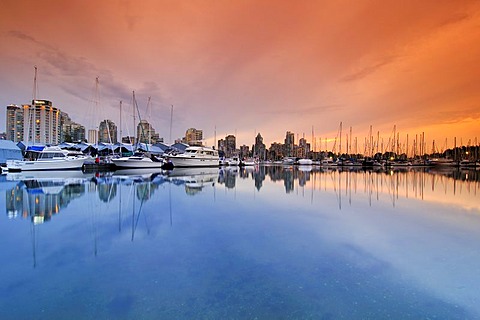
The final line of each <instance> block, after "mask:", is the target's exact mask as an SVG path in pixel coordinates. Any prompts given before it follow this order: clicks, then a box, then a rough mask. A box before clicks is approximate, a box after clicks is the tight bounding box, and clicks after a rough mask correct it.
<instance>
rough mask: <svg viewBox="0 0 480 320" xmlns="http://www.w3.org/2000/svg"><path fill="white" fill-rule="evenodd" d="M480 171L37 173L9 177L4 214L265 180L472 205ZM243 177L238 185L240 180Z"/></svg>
mask: <svg viewBox="0 0 480 320" xmlns="http://www.w3.org/2000/svg"><path fill="white" fill-rule="evenodd" d="M479 175H480V171H478V170H477V171H475V170H458V169H449V170H432V169H427V170H425V169H415V170H389V171H371V170H359V169H357V170H345V169H340V168H339V169H337V168H335V169H328V170H325V169H323V168H316V167H311V166H308V167H293V166H292V167H288V166H255V167H244V168H237V167H233V168H230V167H227V168H221V169H218V168H177V169H174V170H172V171H162V172H160V171H142V170H119V171H116V172H113V173H102V174H98V173H97V174H83V173H81V172H75V171H73V172H56V173H51V172H34V173H15V174H8V175H7V178H6V180H7V181H14V182H17V184H16V185H15V186H14V187H13V188H12V189H9V190H6V214H7V216H8V217H9V218H11V219H13V218H16V217H19V216H20V217H22V218H24V219H26V218H29V219H31V220H32V221H33V222H34V223H36V224H38V223H43V222H45V221H49V220H51V219H52V217H53V216H54V215H56V214H58V213H59V212H60V211H61V210H63V209H64V208H66V207H67V206H68V204H69V203H70V202H71V201H72V200H74V199H77V198H80V197H82V196H83V195H84V194H85V193H86V192H87V191H88V192H95V193H96V194H97V195H98V198H99V200H100V201H102V202H104V203H109V202H112V201H113V200H115V199H116V198H117V197H118V196H119V194H120V193H119V190H118V189H119V187H120V186H135V188H134V190H135V197H136V199H138V200H140V201H141V202H142V203H143V202H145V201H149V200H150V199H151V198H152V197H153V196H154V194H155V192H156V190H157V189H158V188H159V186H160V185H163V184H172V185H175V186H183V187H184V190H185V193H186V194H187V195H190V196H194V195H196V194H199V193H202V192H204V191H205V188H210V187H215V185H216V184H217V185H218V186H223V187H224V188H226V189H235V188H236V185H237V184H238V182H239V181H245V182H248V181H249V180H251V181H252V183H253V185H254V187H255V190H256V191H257V192H261V191H262V188H263V185H264V182H265V179H267V178H269V179H270V180H271V181H272V182H273V183H275V184H276V183H282V184H283V187H284V191H285V193H287V194H289V193H294V192H295V191H296V192H297V193H298V192H300V194H301V195H302V196H305V193H306V192H309V195H310V198H311V201H312V202H314V201H315V197H316V195H317V194H320V193H330V194H332V196H335V197H336V200H337V202H338V206H339V208H340V209H341V208H342V204H343V205H344V204H345V203H348V204H350V205H351V203H352V198H355V197H358V196H362V197H363V198H365V196H366V199H367V201H368V203H369V205H372V203H373V202H375V201H381V200H384V199H382V197H385V196H387V197H388V199H389V202H391V204H392V206H395V204H396V202H397V201H398V199H400V198H402V197H403V198H415V199H422V200H431V201H446V198H448V197H450V198H451V199H449V200H448V201H450V202H452V201H453V202H454V203H459V205H462V206H465V205H472V203H471V202H465V201H464V200H465V199H464V197H463V196H476V195H477V190H478V189H479V186H480V184H479V183H480V182H479V181H480V179H479ZM238 179H240V180H239V181H237V180H238Z"/></svg>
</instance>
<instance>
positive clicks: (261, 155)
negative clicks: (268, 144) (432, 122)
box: [253, 133, 266, 160]
mask: <svg viewBox="0 0 480 320" xmlns="http://www.w3.org/2000/svg"><path fill="white" fill-rule="evenodd" d="M265 151H266V148H265V144H264V143H263V137H262V135H261V134H260V133H258V134H257V136H256V137H255V145H254V146H253V156H254V157H255V158H258V159H260V160H265V157H266V152H265Z"/></svg>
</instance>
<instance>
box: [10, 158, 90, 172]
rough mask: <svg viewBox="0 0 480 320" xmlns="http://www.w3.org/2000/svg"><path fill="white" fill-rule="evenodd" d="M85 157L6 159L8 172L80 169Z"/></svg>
mask: <svg viewBox="0 0 480 320" xmlns="http://www.w3.org/2000/svg"><path fill="white" fill-rule="evenodd" d="M86 160H87V158H72V159H61V160H42V161H29V160H11V161H7V168H8V171H9V172H15V171H16V172H18V171H42V170H81V169H82V166H83V163H84V162H85V161H86Z"/></svg>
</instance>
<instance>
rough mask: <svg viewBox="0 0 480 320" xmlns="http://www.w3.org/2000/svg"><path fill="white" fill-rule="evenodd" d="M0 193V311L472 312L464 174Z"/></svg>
mask: <svg viewBox="0 0 480 320" xmlns="http://www.w3.org/2000/svg"><path fill="white" fill-rule="evenodd" d="M51 178H52V179H51ZM0 195H1V196H0V208H1V209H0V210H1V211H3V212H4V214H1V215H0V257H1V259H0V261H1V265H0V271H1V272H0V319H480V304H479V302H480V291H479V290H478V288H480V232H478V230H480V183H479V172H478V171H477V172H475V171H473V172H468V171H466V172H463V171H462V172H461V171H448V172H435V171H427V172H425V171H423V170H418V171H404V172H393V171H391V172H390V171H388V172H383V171H382V172H369V171H366V172H365V171H353V172H351V171H343V172H342V171H339V170H327V171H325V170H321V169H319V168H315V167H314V168H304V169H302V170H298V169H297V168H283V167H260V168H249V169H247V170H245V169H242V170H240V169H235V170H233V169H229V170H227V169H225V170H224V169H222V170H219V169H216V168H213V169H201V170H191V169H183V170H174V171H173V172H169V173H167V172H162V173H160V172H155V173H153V174H152V172H148V171H146V172H145V171H143V172H142V171H140V172H138V171H137V172H116V173H114V174H97V175H95V174H82V173H79V172H75V173H72V172H69V173H54V174H52V173H48V174H44V173H38V174H35V173H30V174H9V175H4V176H2V178H1V180H0ZM1 211H0V212H1Z"/></svg>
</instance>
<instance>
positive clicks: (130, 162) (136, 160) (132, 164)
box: [112, 152, 164, 169]
mask: <svg viewBox="0 0 480 320" xmlns="http://www.w3.org/2000/svg"><path fill="white" fill-rule="evenodd" d="M112 162H113V163H114V164H115V167H117V168H119V169H145V168H161V167H162V165H163V164H164V161H163V159H159V158H157V157H155V156H154V155H151V156H150V157H149V156H147V155H145V154H143V153H141V152H135V153H134V154H133V155H131V156H128V157H120V158H112Z"/></svg>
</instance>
